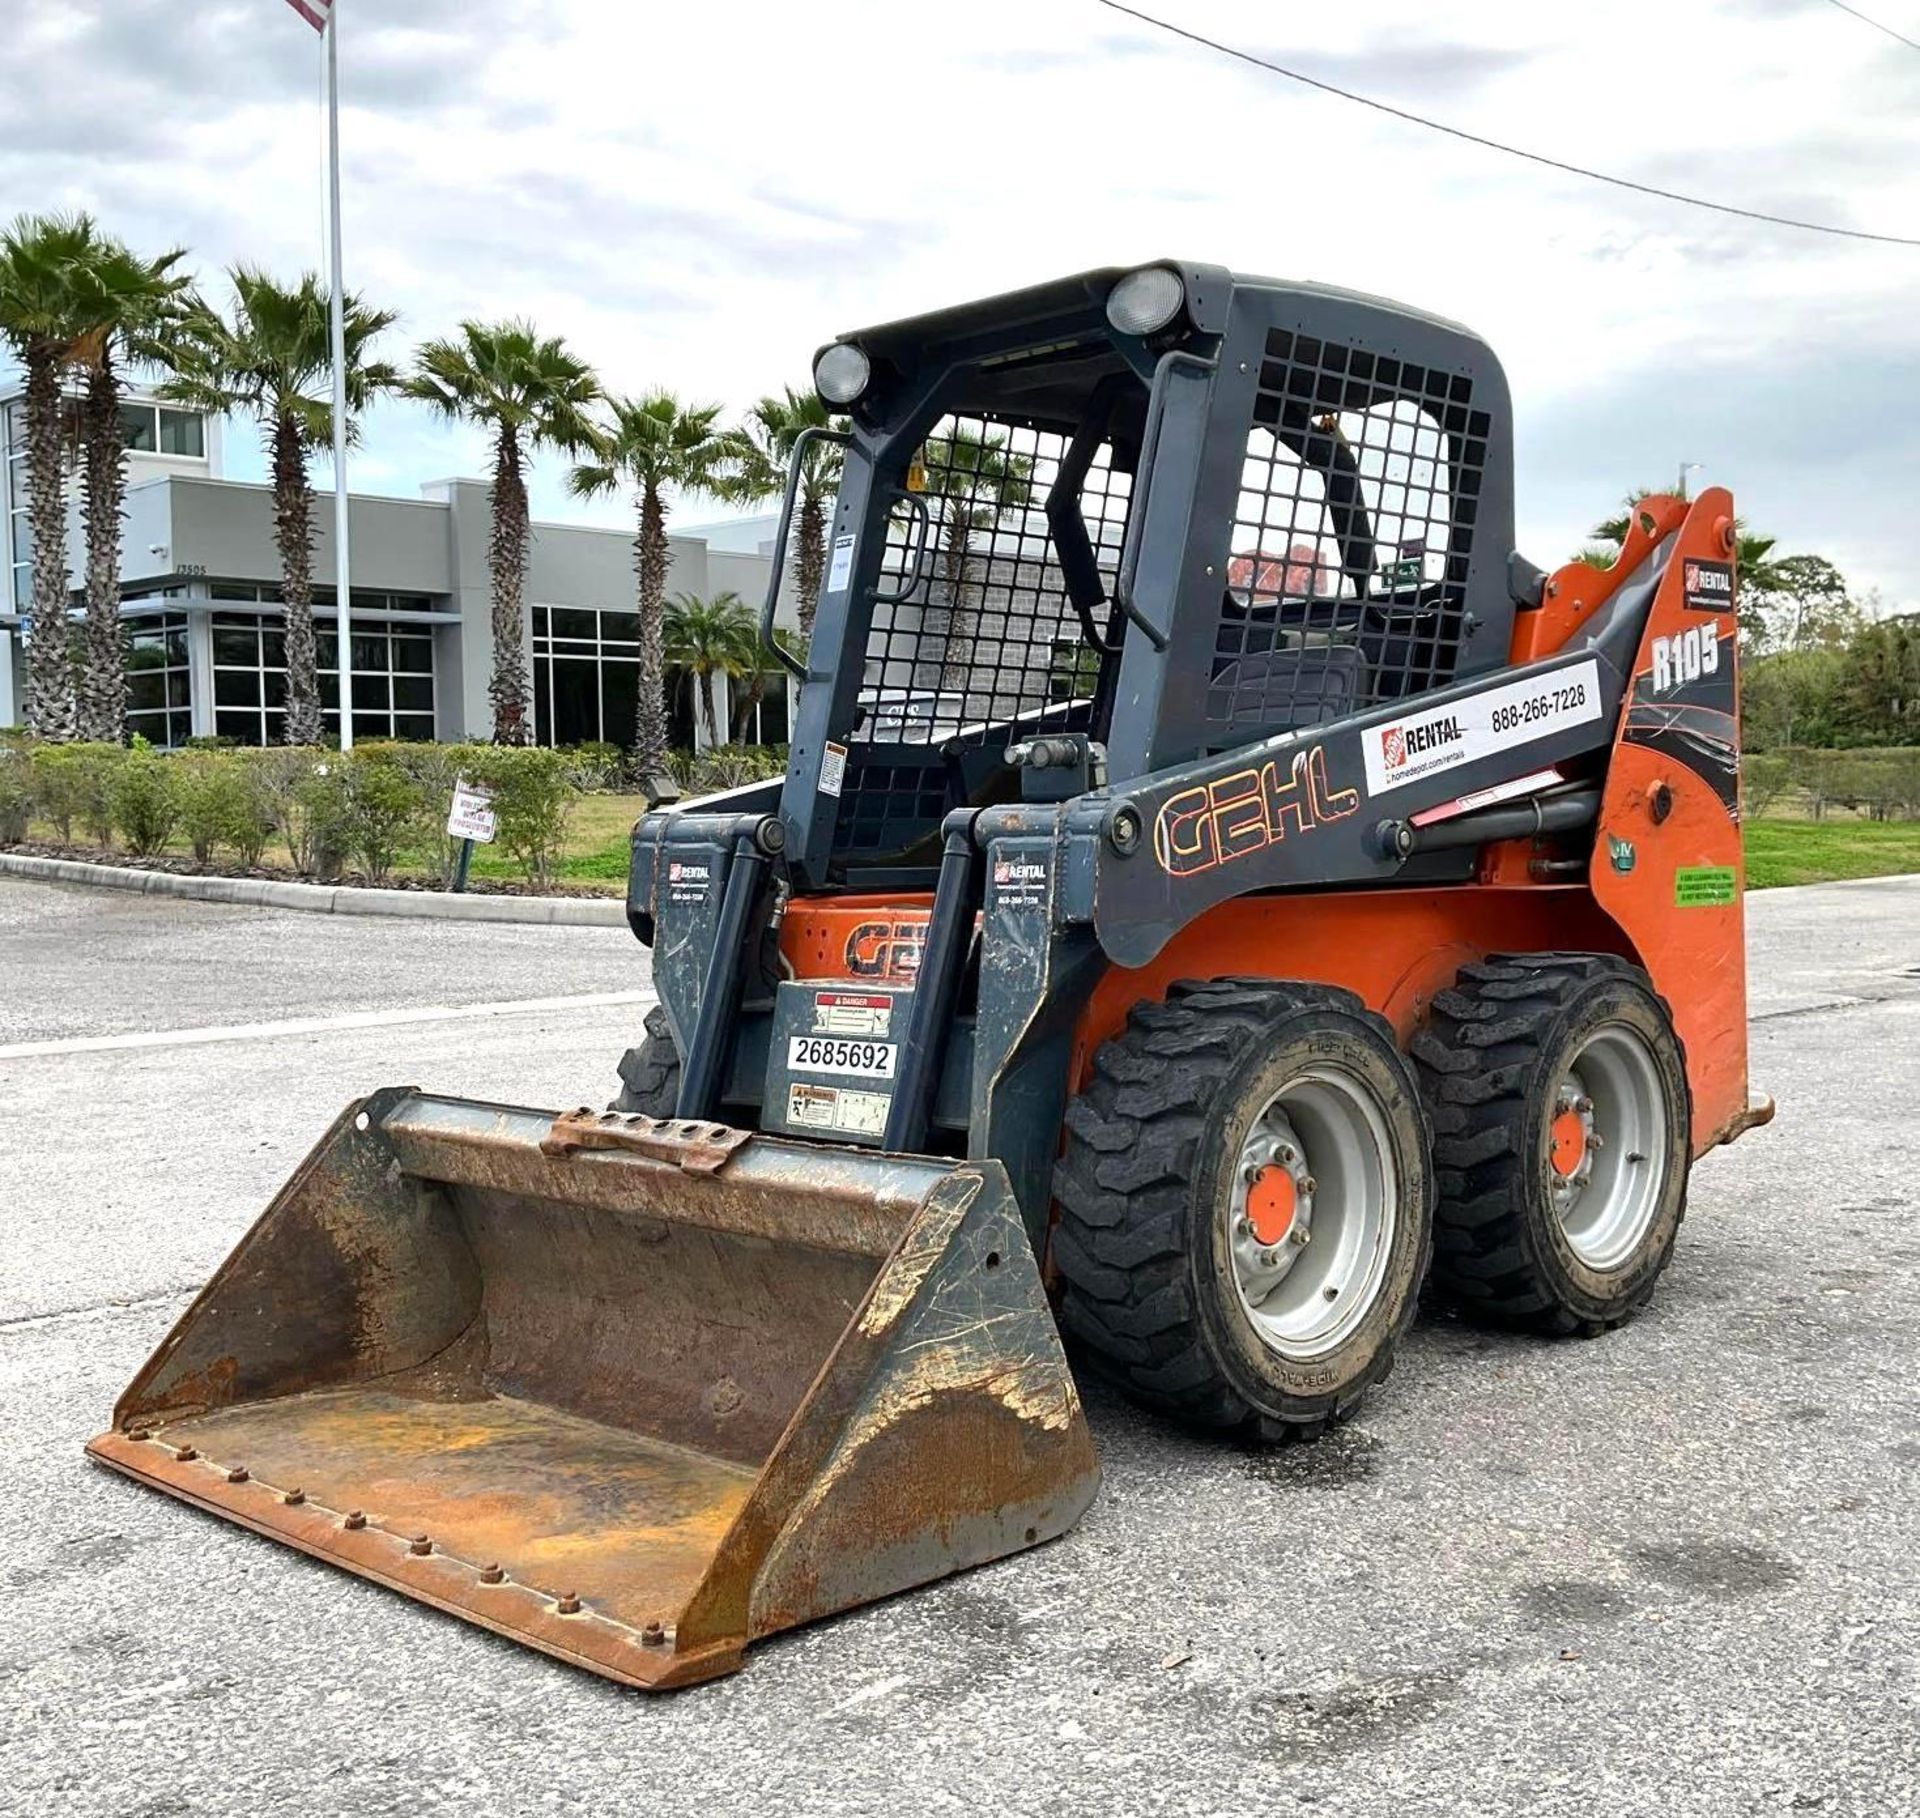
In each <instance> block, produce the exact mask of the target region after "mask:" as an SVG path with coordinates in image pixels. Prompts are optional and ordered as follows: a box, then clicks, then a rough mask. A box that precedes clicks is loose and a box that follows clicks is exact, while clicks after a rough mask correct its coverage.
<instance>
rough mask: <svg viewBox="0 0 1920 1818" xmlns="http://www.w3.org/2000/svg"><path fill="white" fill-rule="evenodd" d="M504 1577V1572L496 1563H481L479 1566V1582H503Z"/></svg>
mask: <svg viewBox="0 0 1920 1818" xmlns="http://www.w3.org/2000/svg"><path fill="white" fill-rule="evenodd" d="M506 1577H507V1575H506V1573H505V1572H503V1571H501V1569H500V1568H499V1567H498V1566H497V1565H483V1566H482V1567H481V1568H480V1582H481V1583H482V1584H504V1583H505V1582H506Z"/></svg>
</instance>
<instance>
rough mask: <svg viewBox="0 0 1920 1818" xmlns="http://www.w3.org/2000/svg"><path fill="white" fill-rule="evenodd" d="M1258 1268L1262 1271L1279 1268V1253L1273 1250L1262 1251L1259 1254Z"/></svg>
mask: <svg viewBox="0 0 1920 1818" xmlns="http://www.w3.org/2000/svg"><path fill="white" fill-rule="evenodd" d="M1260 1266H1261V1268H1263V1269H1277V1268H1279V1266H1280V1252H1279V1251H1278V1250H1273V1249H1269V1250H1262V1251H1261V1252H1260Z"/></svg>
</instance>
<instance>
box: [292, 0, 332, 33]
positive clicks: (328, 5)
mask: <svg viewBox="0 0 1920 1818" xmlns="http://www.w3.org/2000/svg"><path fill="white" fill-rule="evenodd" d="M287 4H288V5H289V6H290V7H292V8H293V10H294V11H295V12H296V13H298V14H299V15H300V17H301V18H303V19H304V20H306V22H307V23H308V24H309V25H310V26H312V27H313V29H314V30H315V31H317V32H323V31H325V30H326V29H327V20H328V18H329V17H330V16H331V15H332V12H333V0H287Z"/></svg>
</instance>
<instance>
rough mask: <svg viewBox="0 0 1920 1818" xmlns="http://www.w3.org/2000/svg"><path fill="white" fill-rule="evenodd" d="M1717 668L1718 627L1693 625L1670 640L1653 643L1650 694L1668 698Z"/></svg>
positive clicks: (1718, 665)
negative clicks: (1651, 689)
mask: <svg viewBox="0 0 1920 1818" xmlns="http://www.w3.org/2000/svg"><path fill="white" fill-rule="evenodd" d="M1719 668H1720V627H1719V626H1718V625H1692V626H1689V627H1688V628H1687V629H1686V630H1685V631H1681V632H1676V633H1675V634H1674V635H1673V636H1672V637H1670V638H1655V639H1654V640H1653V678H1652V680H1653V692H1654V693H1655V694H1671V693H1672V692H1673V691H1674V690H1675V689H1676V688H1679V687H1683V686H1684V685H1685V684H1686V683H1688V682H1697V681H1698V680H1699V679H1700V678H1701V677H1702V676H1703V675H1713V674H1715V673H1716V672H1717V671H1718V670H1719Z"/></svg>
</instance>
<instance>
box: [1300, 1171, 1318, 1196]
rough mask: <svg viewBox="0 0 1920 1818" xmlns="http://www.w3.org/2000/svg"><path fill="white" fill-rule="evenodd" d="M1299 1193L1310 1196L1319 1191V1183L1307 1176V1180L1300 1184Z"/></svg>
mask: <svg viewBox="0 0 1920 1818" xmlns="http://www.w3.org/2000/svg"><path fill="white" fill-rule="evenodd" d="M1300 1191H1301V1192H1302V1193H1305V1194H1307V1195H1309V1196H1311V1195H1313V1194H1315V1193H1318V1192H1319V1191H1320V1183H1319V1182H1318V1181H1317V1180H1315V1179H1314V1178H1313V1176H1312V1175H1311V1174H1309V1175H1308V1176H1307V1178H1306V1179H1305V1180H1303V1181H1302V1182H1301V1183H1300Z"/></svg>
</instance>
